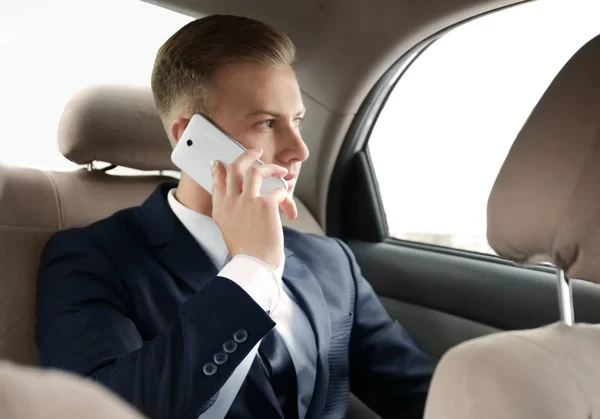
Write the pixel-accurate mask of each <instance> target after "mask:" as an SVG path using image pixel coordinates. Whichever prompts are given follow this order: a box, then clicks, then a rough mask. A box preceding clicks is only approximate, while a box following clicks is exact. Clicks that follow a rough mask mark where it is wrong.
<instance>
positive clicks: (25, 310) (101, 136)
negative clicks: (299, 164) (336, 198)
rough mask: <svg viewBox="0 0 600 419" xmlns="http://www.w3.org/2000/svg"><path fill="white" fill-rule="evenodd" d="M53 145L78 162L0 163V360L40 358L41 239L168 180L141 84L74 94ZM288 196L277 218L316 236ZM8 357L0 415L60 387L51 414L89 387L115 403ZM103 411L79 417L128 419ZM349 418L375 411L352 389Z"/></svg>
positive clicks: (69, 407) (1, 374)
mask: <svg viewBox="0 0 600 419" xmlns="http://www.w3.org/2000/svg"><path fill="white" fill-rule="evenodd" d="M58 147H59V150H60V152H61V153H62V154H63V155H64V156H65V157H67V158H68V159H69V160H71V161H73V162H75V163H77V164H80V165H84V166H85V167H84V168H81V169H78V170H75V171H68V172H60V171H45V170H38V169H30V168H23V167H13V166H2V165H0V272H1V275H0V359H2V358H4V359H8V360H11V361H13V362H14V363H19V364H32V365H35V364H37V363H38V356H37V351H36V347H35V344H34V341H33V334H34V312H35V285H36V277H37V270H38V263H39V258H40V253H41V251H42V249H43V247H44V245H45V243H46V241H47V240H48V238H50V236H51V235H52V234H53V233H55V232H56V231H58V230H62V229H67V228H71V227H79V226H85V225H87V224H90V223H92V222H94V221H96V220H99V219H102V218H104V217H107V216H109V215H111V214H112V213H114V212H115V211H118V210H120V209H122V208H126V207H131V206H136V205H139V204H140V203H141V202H142V201H143V200H144V199H145V198H146V197H147V196H148V195H150V193H151V192H152V191H153V189H154V188H155V187H156V185H158V184H159V183H161V182H164V181H168V180H173V178H172V177H170V176H166V175H164V174H163V172H164V171H171V170H175V167H174V166H173V164H172V162H171V160H170V151H171V146H170V144H169V141H168V139H167V137H166V134H165V133H164V129H163V126H162V124H161V121H160V119H159V117H158V114H157V112H156V108H155V105H154V101H153V98H152V93H151V91H150V89H148V88H146V87H132V86H114V85H105V86H93V87H89V88H86V89H83V90H82V91H80V92H78V93H77V94H76V95H75V96H74V97H73V98H72V100H71V101H70V102H69V103H68V104H67V106H66V107H65V111H64V114H63V116H62V118H61V121H60V126H59V134H58ZM97 162H104V163H109V164H110V165H114V166H121V167H125V168H132V169H138V170H141V171H144V172H140V173H137V174H135V175H131V174H128V175H113V174H111V171H110V170H108V171H106V170H103V169H95V168H94V165H95V164H96V163H97ZM175 175H176V172H175ZM296 202H297V204H298V218H297V219H296V220H294V221H289V220H284V224H285V225H288V226H290V227H292V228H295V229H298V230H301V231H305V232H311V233H315V234H323V230H322V229H321V227H320V226H319V224H318V223H317V221H316V220H315V219H314V218H313V217H312V215H311V214H310V213H309V211H308V210H307V208H306V207H305V206H304V204H302V202H301V201H300V200H298V199H296ZM14 363H10V364H9V363H6V364H4V365H2V366H1V367H0V389H2V392H0V395H1V396H3V397H0V413H4V412H6V411H7V410H2V409H9V408H10V409H11V410H10V412H13V416H3V415H1V414H0V417H2V418H3V419H4V418H5V417H7V418H8V417H14V418H25V417H27V418H32V419H35V418H37V417H40V418H41V417H42V416H36V415H37V413H40V412H44V409H43V405H41V407H40V410H35V412H36V413H35V414H34V413H32V412H34V411H32V410H30V408H31V406H27V403H26V401H27V400H39V401H40V403H46V402H49V401H50V400H56V399H55V396H56V395H57V394H60V393H62V392H63V390H64V391H66V392H70V391H73V392H74V393H73V394H79V395H81V397H77V398H73V400H71V404H66V403H63V404H61V403H59V402H58V401H60V400H61V399H58V401H57V403H55V404H54V408H55V410H54V411H56V412H58V411H59V410H60V409H63V408H64V409H65V410H64V417H75V416H73V415H71V414H72V413H76V412H81V410H78V409H79V408H80V407H85V406H88V407H91V406H95V404H94V403H91V402H90V401H89V400H88V399H86V398H85V397H83V396H84V395H86V394H88V393H89V397H90V398H94V397H98V398H99V400H101V399H105V400H106V403H108V404H111V403H113V401H112V400H110V398H107V396H106V394H107V392H106V391H98V390H94V387H96V386H95V385H93V384H91V383H85V385H83V384H81V382H84V381H82V380H81V379H79V378H77V377H75V376H73V375H70V374H60V375H56V374H54V373H45V372H36V371H35V370H34V369H31V368H25V367H21V366H19V365H16V364H14ZM20 371H21V372H20ZM33 381H35V382H36V383H39V385H38V384H35V383H33ZM30 382H31V384H32V385H31V386H29V385H28V383H30ZM44 383H45V384H44ZM78 385H83V387H82V388H81V390H80V391H79V390H75V389H76V388H77V386H78ZM63 387H64V389H63ZM69 388H70V389H71V390H69ZM5 389H6V391H5ZM14 397H18V399H16V400H20V402H19V403H17V402H15V401H14V400H15V399H14ZM11 400H13V401H12V402H11ZM7 403H8V404H7ZM19 406H20V407H21V408H22V410H19V409H18V407H19ZM107 408H108V407H107ZM88 411H89V412H92V410H89V409H88ZM14 412H19V414H17V413H14ZM103 412H104V411H102V410H98V412H97V413H93V414H92V413H90V414H89V415H86V416H85V417H86V418H96V417H97V418H101V417H112V418H120V417H122V418H129V417H132V416H131V415H130V414H129V413H127V412H126V411H125V410H123V414H122V416H117V415H104V413H103ZM48 417H49V416H47V415H46V416H44V418H45V419H48ZM50 417H54V416H50ZM56 417H58V416H56ZM77 417H84V416H77ZM352 417H354V418H361V419H363V418H364V419H368V418H370V417H371V418H377V416H375V415H374V414H372V413H371V412H370V411H369V410H368V409H367V408H366V406H364V405H363V404H362V403H361V402H360V401H359V400H358V399H356V398H355V397H353V396H352V397H351V406H350V413H349V418H352Z"/></svg>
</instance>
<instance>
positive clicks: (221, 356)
mask: <svg viewBox="0 0 600 419" xmlns="http://www.w3.org/2000/svg"><path fill="white" fill-rule="evenodd" d="M228 358H229V355H227V354H226V353H225V352H220V351H219V352H217V353H216V354H214V355H213V361H215V364H217V365H223V364H224V363H226V362H227V359H228Z"/></svg>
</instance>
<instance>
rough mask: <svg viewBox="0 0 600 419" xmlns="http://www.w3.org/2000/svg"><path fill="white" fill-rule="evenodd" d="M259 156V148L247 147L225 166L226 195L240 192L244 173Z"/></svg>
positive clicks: (260, 152)
mask: <svg viewBox="0 0 600 419" xmlns="http://www.w3.org/2000/svg"><path fill="white" fill-rule="evenodd" d="M260 156H262V150H261V149H249V150H246V151H245V152H244V153H243V154H242V155H240V156H239V157H238V158H237V159H235V160H234V161H233V162H232V163H231V164H230V165H229V166H228V167H227V194H228V195H239V194H240V193H241V192H242V186H243V185H242V184H243V180H244V173H246V171H247V170H248V168H249V167H250V165H251V164H252V163H254V162H255V161H256V160H258V159H259V158H260Z"/></svg>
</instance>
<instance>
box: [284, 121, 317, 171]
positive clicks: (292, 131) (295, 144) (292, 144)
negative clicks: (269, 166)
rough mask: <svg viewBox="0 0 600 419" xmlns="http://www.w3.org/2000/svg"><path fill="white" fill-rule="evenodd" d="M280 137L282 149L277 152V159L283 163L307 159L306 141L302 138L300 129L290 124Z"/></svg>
mask: <svg viewBox="0 0 600 419" xmlns="http://www.w3.org/2000/svg"><path fill="white" fill-rule="evenodd" d="M282 137H284V138H281V139H282V140H283V141H281V143H282V149H281V151H280V153H279V160H281V161H283V162H285V163H297V162H300V163H301V162H303V161H305V160H306V159H308V156H309V154H310V153H309V151H308V147H307V146H306V143H305V142H304V140H303V139H302V135H301V134H300V130H299V129H298V128H297V127H294V126H290V127H288V128H286V132H285V133H283V135H282Z"/></svg>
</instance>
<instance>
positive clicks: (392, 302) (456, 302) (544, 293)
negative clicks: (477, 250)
mask: <svg viewBox="0 0 600 419" xmlns="http://www.w3.org/2000/svg"><path fill="white" fill-rule="evenodd" d="M348 244H349V245H350V247H351V248H352V251H353V252H354V254H355V256H356V258H357V261H358V263H359V265H360V266H361V269H362V273H363V275H364V276H365V278H367V280H368V281H369V282H370V283H371V285H372V286H373V288H374V290H375V292H376V293H377V294H378V295H379V296H380V298H381V301H382V302H383V304H384V306H385V307H386V309H387V310H388V312H389V313H390V315H391V316H392V317H393V318H395V319H396V320H398V321H399V322H400V323H401V324H402V325H403V326H404V327H405V328H406V329H407V331H408V332H409V333H410V334H411V335H412V336H414V337H415V339H416V340H417V342H418V343H419V344H421V345H422V346H424V347H425V348H426V349H427V350H428V351H429V352H430V353H431V354H432V355H433V356H434V357H435V358H437V359H439V357H440V356H441V355H442V354H443V353H444V352H445V351H446V350H448V349H449V348H451V347H452V346H454V345H456V344H458V343H460V342H463V341H465V340H468V339H472V338H475V337H478V336H483V335H486V334H489V333H494V332H496V331H500V330H515V329H528V328H534V327H539V326H542V325H545V324H549V323H553V322H556V321H558V320H559V309H558V300H557V291H556V274H555V273H554V272H553V270H552V269H551V268H549V267H539V268H537V267H536V268H525V267H518V266H514V265H513V264H511V263H509V262H507V261H504V260H502V259H500V258H496V257H492V256H485V255H477V254H472V256H467V255H463V254H458V253H460V252H455V253H456V254H455V253H453V252H451V251H445V250H444V249H441V248H440V249H435V250H434V247H433V246H431V248H430V249H424V248H418V247H414V246H407V245H401V244H400V242H399V241H391V240H390V241H385V242H381V243H369V242H365V241H359V240H349V242H348ZM422 247H425V246H422ZM448 250H450V249H448ZM462 253H464V254H466V253H467V252H462ZM573 297H574V301H575V319H576V321H579V322H585V323H600V286H598V285H594V284H590V283H586V282H583V281H578V280H574V281H573Z"/></svg>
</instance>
